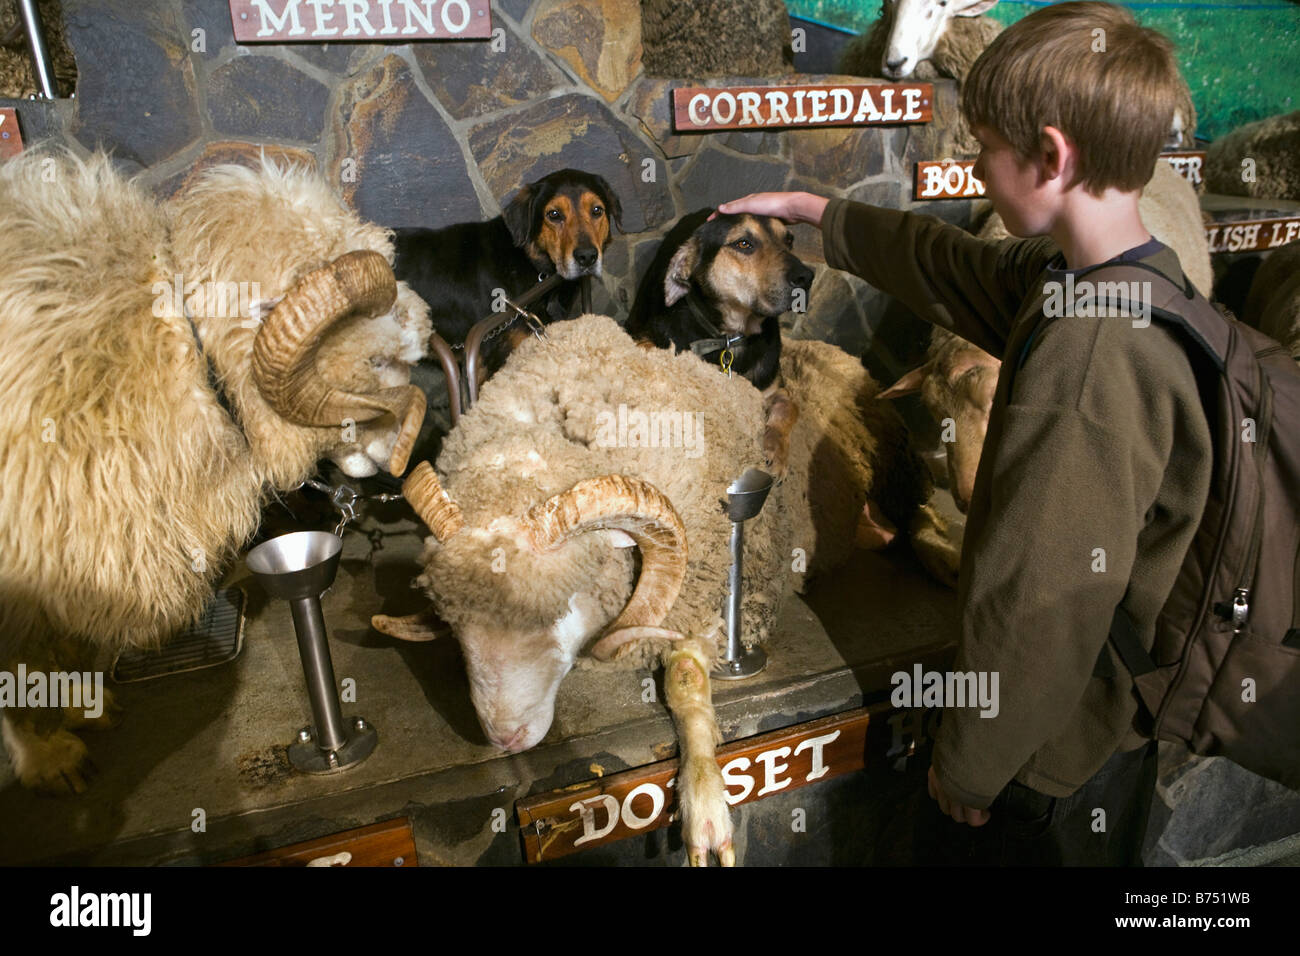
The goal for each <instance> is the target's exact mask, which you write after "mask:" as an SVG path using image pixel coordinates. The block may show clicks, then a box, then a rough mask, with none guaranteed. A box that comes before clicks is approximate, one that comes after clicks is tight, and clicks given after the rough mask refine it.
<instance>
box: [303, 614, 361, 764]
mask: <svg viewBox="0 0 1300 956" xmlns="http://www.w3.org/2000/svg"><path fill="white" fill-rule="evenodd" d="M289 609H290V611H292V612H293V629H294V631H295V632H296V633H297V635H298V654H299V655H300V656H301V657H302V672H303V676H305V677H306V678H307V696H308V698H310V700H311V719H312V723H313V724H314V725H315V727H316V743H317V745H318V746H319V747H321V748H323V749H325V750H338V749H339V748H341V747H342V746H343V745H344V744H345V743H347V731H346V730H345V729H344V727H343V711H342V709H341V708H340V707H339V695H338V691H337V690H336V688H337V687H338V685H337V684H336V683H335V681H334V663H333V661H332V660H331V659H330V648H329V644H328V643H327V642H326V640H325V619H324V617H322V616H321V609H320V598H319V597H306V598H298V599H297V600H296V601H290V602H289Z"/></svg>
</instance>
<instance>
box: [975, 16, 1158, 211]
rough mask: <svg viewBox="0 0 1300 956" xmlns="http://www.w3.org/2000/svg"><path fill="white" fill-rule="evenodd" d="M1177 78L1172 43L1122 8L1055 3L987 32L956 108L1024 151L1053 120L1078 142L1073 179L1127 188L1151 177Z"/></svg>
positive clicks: (1095, 189) (1092, 188) (1036, 147)
mask: <svg viewBox="0 0 1300 956" xmlns="http://www.w3.org/2000/svg"><path fill="white" fill-rule="evenodd" d="M1182 85H1183V79H1182V76H1181V74H1180V73H1179V71H1178V63H1177V61H1176V60H1175V59H1174V51H1173V44H1172V43H1171V42H1170V41H1169V39H1168V38H1167V37H1166V36H1164V35H1163V34H1161V33H1159V32H1158V31H1156V30H1152V29H1150V28H1147V27H1143V26H1140V25H1139V24H1138V23H1137V21H1136V20H1134V19H1133V15H1132V14H1131V13H1130V12H1129V11H1128V9H1126V8H1125V7H1119V6H1114V5H1113V4H1109V3H1095V2H1069V3H1057V4H1053V5H1052V6H1049V7H1043V8H1041V9H1039V10H1035V11H1034V12H1033V13H1031V14H1030V15H1029V16H1027V17H1025V18H1024V19H1023V20H1019V21H1017V22H1016V23H1014V24H1012V25H1011V26H1010V27H1008V28H1007V29H1006V30H1003V31H1002V32H1001V33H1000V34H998V35H997V37H995V38H994V40H993V42H992V43H990V44H989V46H988V48H987V49H986V50H985V51H984V52H983V53H982V54H981V55H980V57H979V59H978V60H976V61H975V64H974V65H973V66H972V67H971V70H970V73H969V74H968V75H967V77H966V79H965V81H964V82H963V84H962V91H961V110H962V113H963V114H964V115H965V117H966V121H967V122H968V123H969V124H970V125H971V126H975V125H980V126H986V127H988V128H990V129H993V130H996V131H997V132H998V133H1000V134H1001V135H1002V136H1003V137H1005V138H1006V140H1007V141H1008V142H1009V143H1011V145H1012V146H1013V147H1014V148H1015V150H1016V152H1018V153H1019V154H1020V155H1021V156H1025V157H1028V156H1035V155H1038V153H1039V152H1040V150H1041V142H1042V140H1041V133H1042V129H1043V127H1044V126H1054V127H1056V128H1057V129H1059V130H1060V131H1061V132H1062V133H1064V134H1065V135H1066V136H1067V137H1069V138H1070V140H1072V141H1073V142H1074V144H1075V146H1076V147H1077V148H1078V151H1079V153H1078V156H1079V161H1078V178H1077V179H1076V182H1078V183H1081V184H1082V185H1083V186H1084V188H1085V189H1087V190H1088V191H1089V192H1090V193H1093V194H1094V195H1100V194H1101V193H1102V192H1103V191H1104V190H1105V189H1106V188H1107V187H1109V186H1114V187H1115V188H1117V189H1120V190H1123V191H1124V192H1132V191H1134V190H1138V189H1141V188H1142V187H1143V186H1144V185H1146V182H1147V180H1149V179H1150V178H1151V173H1152V170H1153V169H1154V168H1155V162H1156V157H1157V156H1158V155H1159V154H1160V150H1161V148H1162V147H1163V145H1164V143H1165V141H1166V139H1167V138H1168V136H1169V130H1170V127H1171V126H1172V124H1173V116H1174V109H1175V106H1176V104H1177V102H1178V100H1179V98H1180V91H1181V88H1182ZM1071 185H1073V184H1071Z"/></svg>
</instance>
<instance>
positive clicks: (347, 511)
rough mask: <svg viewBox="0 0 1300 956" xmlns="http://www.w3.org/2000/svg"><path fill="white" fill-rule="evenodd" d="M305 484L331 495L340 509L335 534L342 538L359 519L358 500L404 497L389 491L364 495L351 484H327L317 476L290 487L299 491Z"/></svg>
mask: <svg viewBox="0 0 1300 956" xmlns="http://www.w3.org/2000/svg"><path fill="white" fill-rule="evenodd" d="M303 485H306V486H307V487H308V488H314V489H316V490H317V491H320V492H324V493H325V494H327V495H329V497H330V504H332V505H333V506H334V507H335V508H336V509H338V512H339V523H338V524H337V525H335V526H334V535H335V536H336V537H340V538H341V537H343V529H344V528H345V527H346V526H347V524H348V522H349V521H356V520H357V502H358V501H379V502H386V501H396V500H398V499H399V498H401V497H402V496H401V495H395V494H390V493H388V492H380V493H379V494H377V495H362V494H358V493H357V490H356V489H355V488H353V487H352V486H351V485H327V484H326V483H325V482H323V481H317V480H316V479H315V478H308V479H307V480H306V481H304V482H303V483H302V484H301V485H298V486H297V487H295V488H290V489H289V490H290V491H297V490H298V488H301V487H303Z"/></svg>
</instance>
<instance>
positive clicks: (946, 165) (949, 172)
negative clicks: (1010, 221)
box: [912, 159, 984, 199]
mask: <svg viewBox="0 0 1300 956" xmlns="http://www.w3.org/2000/svg"><path fill="white" fill-rule="evenodd" d="M974 168H975V160H973V159H958V160H943V161H941V162H920V163H917V164H916V180H915V182H914V183H913V186H912V198H913V199H978V198H979V197H980V196H983V195H984V183H983V182H982V181H981V180H978V179H976V178H975V173H974V172H973V170H974Z"/></svg>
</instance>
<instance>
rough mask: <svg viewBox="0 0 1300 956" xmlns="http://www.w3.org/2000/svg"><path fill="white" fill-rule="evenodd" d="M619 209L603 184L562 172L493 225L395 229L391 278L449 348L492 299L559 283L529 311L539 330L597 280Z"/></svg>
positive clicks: (533, 188) (528, 191) (528, 190)
mask: <svg viewBox="0 0 1300 956" xmlns="http://www.w3.org/2000/svg"><path fill="white" fill-rule="evenodd" d="M622 215H623V210H622V206H621V205H620V204H619V201H618V196H616V195H615V194H614V191H613V189H611V188H610V185H609V183H607V182H606V181H605V180H604V178H603V177H601V176H597V175H595V174H592V173H585V172H582V171H581V170H577V169H561V170H559V171H558V172H554V173H551V174H550V175H548V176H544V177H542V178H541V179H539V180H537V181H536V182H534V183H529V184H528V185H527V186H524V187H523V188H522V189H520V190H519V192H517V193H516V194H515V196H514V198H512V199H511V200H510V202H509V203H508V204H507V205H506V207H505V209H504V210H503V211H502V214H501V215H500V216H497V217H496V218H494V219H489V220H488V221H487V222H466V223H458V224H456V225H453V226H446V227H444V228H442V229H397V230H394V232H395V234H396V235H395V242H394V245H395V246H396V253H397V256H396V261H395V263H394V266H393V271H394V273H395V274H396V276H397V278H398V279H400V280H402V281H404V282H406V283H407V284H408V285H409V286H410V287H411V288H412V289H413V290H414V291H415V293H416V294H417V295H419V296H420V297H421V298H422V299H424V301H425V302H427V303H428V304H429V308H430V310H431V315H430V318H431V319H432V321H433V327H434V329H435V330H436V331H437V332H438V334H439V335H441V336H442V337H443V338H444V339H446V340H447V342H448V343H450V344H452V345H459V344H462V343H464V341H465V337H466V336H467V335H468V334H469V330H470V328H471V327H472V326H473V325H474V324H475V323H476V322H478V321H479V320H480V319H482V318H484V317H485V316H487V315H488V314H490V313H491V312H492V311H493V309H494V308H495V307H496V306H497V303H496V301H495V300H496V298H497V296H498V294H497V290H498V289H499V290H503V292H504V294H505V295H506V296H507V297H509V298H511V299H513V298H515V297H516V296H519V295H522V294H523V293H524V292H526V291H528V289H530V288H531V287H532V286H534V285H536V284H537V283H538V282H540V281H542V280H543V279H545V278H547V277H548V276H550V275H552V274H555V273H558V274H559V275H560V276H561V277H562V278H563V279H565V280H567V281H564V282H562V283H560V285H559V286H557V287H556V288H555V289H553V290H551V291H550V292H549V293H547V294H546V295H545V296H543V298H542V299H541V300H540V301H536V302H534V303H532V304H531V305H530V306H529V310H530V311H531V312H533V313H534V314H536V315H537V317H538V318H540V319H541V320H542V321H543V322H552V321H555V320H558V319H565V318H570V317H571V316H572V313H573V307H574V303H575V302H576V301H577V297H578V294H579V291H580V286H579V282H578V280H580V279H581V278H582V277H583V276H588V275H591V276H599V275H600V273H601V265H602V262H603V254H604V250H605V247H606V246H607V245H608V244H609V241H610V238H611V236H612V232H613V230H612V227H611V225H610V222H611V220H612V221H613V222H614V224H616V225H618V226H619V227H620V228H621V227H622ZM524 334H527V333H526V330H525V329H523V328H520V327H518V326H516V327H511V328H510V329H509V330H508V331H507V333H506V334H503V335H500V336H498V337H496V338H495V339H494V340H492V341H491V342H486V343H484V348H483V365H484V367H485V368H486V369H487V370H488V371H494V370H496V369H497V368H499V367H500V366H501V364H502V363H503V362H504V361H505V358H506V356H507V355H508V354H509V351H510V345H511V344H512V342H513V341H517V340H518V337H519V336H520V335H524Z"/></svg>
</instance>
